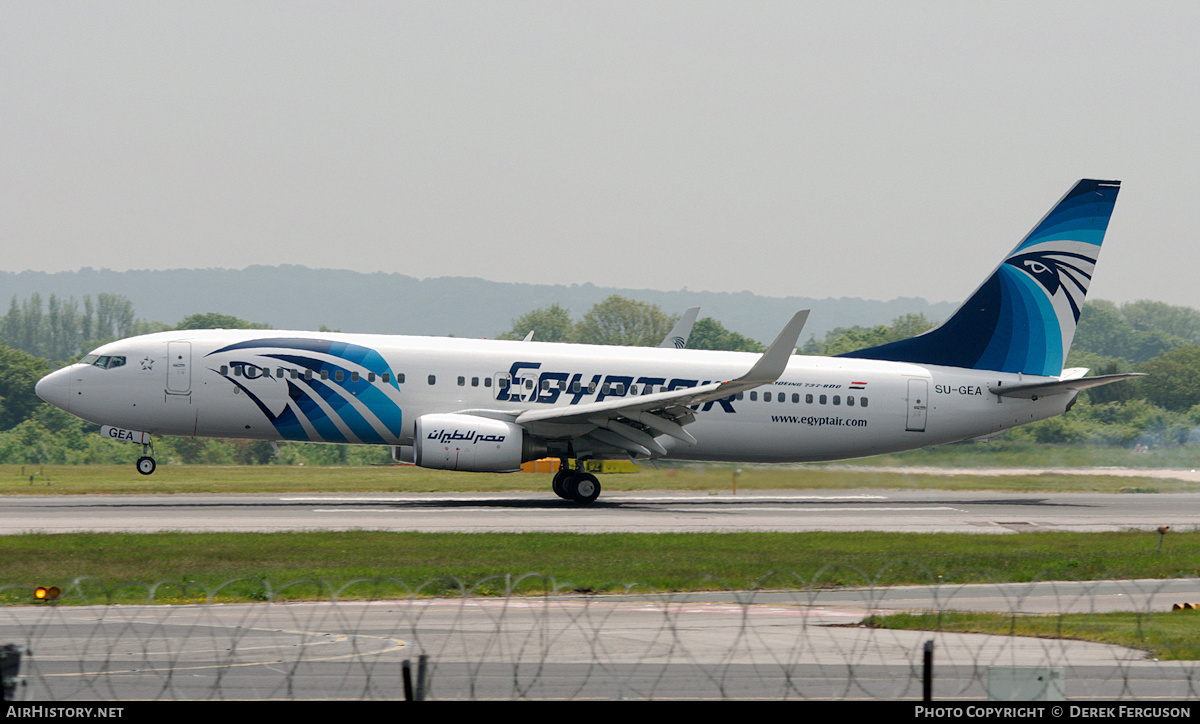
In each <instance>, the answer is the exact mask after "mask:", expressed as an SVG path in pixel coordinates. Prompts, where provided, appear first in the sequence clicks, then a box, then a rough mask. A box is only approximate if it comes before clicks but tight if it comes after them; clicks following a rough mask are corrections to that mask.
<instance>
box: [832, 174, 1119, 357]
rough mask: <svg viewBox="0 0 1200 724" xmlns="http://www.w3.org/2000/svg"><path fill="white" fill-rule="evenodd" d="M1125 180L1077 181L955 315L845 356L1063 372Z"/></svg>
mask: <svg viewBox="0 0 1200 724" xmlns="http://www.w3.org/2000/svg"><path fill="white" fill-rule="evenodd" d="M1120 187H1121V182H1120V181H1095V180H1090V179H1084V180H1082V181H1080V182H1079V183H1077V184H1075V187H1074V188H1072V189H1071V190H1070V191H1068V192H1067V195H1066V196H1064V197H1062V199H1061V200H1060V201H1059V202H1058V203H1057V204H1056V205H1055V206H1054V208H1053V209H1051V210H1050V213H1048V214H1046V216H1045V217H1044V218H1043V219H1042V220H1041V222H1040V223H1038V225H1037V226H1035V227H1033V231H1031V232H1029V234H1028V235H1027V236H1026V237H1025V238H1024V239H1023V240H1022V241H1021V243H1020V244H1018V245H1017V248H1016V249H1014V250H1013V251H1012V253H1010V254H1009V255H1008V257H1007V258H1005V259H1004V261H1003V262H1002V263H1001V264H1000V266H999V267H997V268H996V270H995V271H994V272H993V273H992V275H991V276H989V277H988V279H987V281H985V282H984V283H983V284H982V285H981V286H980V287H979V289H977V290H975V293H974V294H972V295H971V297H970V298H969V299H967V301H966V302H965V303H963V305H962V306H961V307H959V308H958V311H956V312H955V313H954V314H953V316H951V317H950V319H948V320H946V321H945V322H943V323H942V324H941V325H940V326H938V327H936V328H934V329H932V330H930V331H928V332H926V333H924V334H921V335H918V336H916V337H913V338H911V339H905V340H901V341H899V342H892V343H890V344H884V345H880V346H878V347H870V348H868V349H864V350H859V351H857V352H850V353H847V354H844V355H841V356H843V357H858V358H862V359H878V360H892V361H896V362H913V363H917V364H934V365H946V366H949V367H966V368H971V369H979V370H995V371H998V372H1022V373H1025V374H1031V375H1045V376H1054V375H1058V374H1060V373H1061V372H1062V368H1063V361H1064V360H1065V359H1066V358H1067V352H1068V351H1069V350H1070V348H1071V340H1072V339H1073V338H1074V336H1075V326H1076V324H1077V323H1078V322H1079V312H1080V309H1081V308H1082V307H1083V299H1084V296H1085V295H1086V294H1087V290H1088V285H1089V284H1090V283H1091V281H1092V271H1093V269H1094V268H1095V265H1096V258H1097V257H1098V256H1099V255H1100V244H1101V242H1102V241H1103V240H1104V232H1105V231H1106V230H1107V229H1108V220H1109V218H1110V217H1111V216H1112V212H1113V206H1114V205H1115V204H1116V200H1117V192H1118V191H1119V190H1120Z"/></svg>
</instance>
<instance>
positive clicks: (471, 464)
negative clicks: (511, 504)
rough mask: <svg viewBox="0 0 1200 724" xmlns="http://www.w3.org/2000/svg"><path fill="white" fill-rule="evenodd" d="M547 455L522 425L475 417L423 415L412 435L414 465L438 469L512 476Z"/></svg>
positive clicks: (542, 446)
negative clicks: (511, 474)
mask: <svg viewBox="0 0 1200 724" xmlns="http://www.w3.org/2000/svg"><path fill="white" fill-rule="evenodd" d="M546 452H547V450H546V446H545V445H542V444H540V443H538V442H536V441H534V440H532V439H530V437H529V434H528V433H527V432H526V431H525V428H523V427H521V426H520V425H516V424H514V423H511V422H505V421H504V420H493V419H491V418H488V417H475V416H474V415H456V414H437V415H421V416H420V417H418V418H417V420H416V434H415V435H414V436H413V462H414V463H416V464H417V465H419V466H421V467H423V468H434V469H437V470H463V471H468V472H476V473H511V472H516V471H518V470H520V469H521V463H523V462H527V461H529V460H536V459H538V458H540V457H543V456H545V455H546Z"/></svg>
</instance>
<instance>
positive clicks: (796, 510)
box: [312, 505, 967, 515]
mask: <svg viewBox="0 0 1200 724" xmlns="http://www.w3.org/2000/svg"><path fill="white" fill-rule="evenodd" d="M568 510H576V509H574V508H570V509H568ZM577 510H580V511H583V510H587V511H589V512H591V513H593V514H595V513H603V512H605V509H604V508H587V509H584V508H578V509H577ZM939 510H948V511H954V512H958V513H966V512H967V511H966V510H963V509H962V508H951V507H950V506H946V505H936V506H931V507H899V508H891V507H878V508H790V507H752V506H749V505H747V506H746V507H739V508H738V511H754V512H763V511H767V512H779V513H907V512H932V511H939ZM312 512H314V513H404V514H405V515H409V514H413V513H427V514H429V515H443V514H446V513H452V514H455V515H458V514H461V513H464V512H472V513H484V512H497V513H506V512H507V511H498V510H496V509H495V508H455V509H453V510H419V509H415V510H397V509H395V508H387V509H382V510H381V509H379V508H313V509H312ZM521 512H522V513H525V514H536V513H543V514H552V515H561V514H562V512H563V511H562V509H553V510H523V511H521ZM697 512H703V511H697Z"/></svg>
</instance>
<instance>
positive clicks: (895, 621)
mask: <svg viewBox="0 0 1200 724" xmlns="http://www.w3.org/2000/svg"><path fill="white" fill-rule="evenodd" d="M1198 614H1200V612H1197V611H1194V610H1179V611H1167V612H1162V613H1146V612H1140V613H1135V612H1124V611H1122V612H1115V613H1088V614H1081V613H1068V614H1059V615H1041V616H1030V615H1005V614H994V613H964V612H958V611H943V612H941V613H897V614H890V615H884V616H870V617H868V618H867V619H866V620H865V621H864V622H863V625H866V626H869V627H871V628H883V629H902V630H917V631H942V632H946V633H980V634H991V635H998V636H1034V637H1038V638H1051V639H1073V640H1078V641H1092V642H1095V643H1103V644H1115V645H1117V646H1125V647H1127V648H1132V649H1141V650H1143V651H1145V652H1146V653H1147V654H1149V655H1150V656H1152V657H1153V658H1156V659H1160V660H1164V661H1191V660H1196V659H1200V626H1197V624H1198V623H1200V619H1197V615H1198Z"/></svg>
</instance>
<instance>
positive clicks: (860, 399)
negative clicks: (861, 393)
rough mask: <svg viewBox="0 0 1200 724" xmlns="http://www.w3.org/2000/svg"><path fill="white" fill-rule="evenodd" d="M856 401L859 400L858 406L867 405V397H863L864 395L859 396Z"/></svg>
mask: <svg viewBox="0 0 1200 724" xmlns="http://www.w3.org/2000/svg"><path fill="white" fill-rule="evenodd" d="M858 402H859V406H860V407H866V406H867V398H865V397H860V398H858Z"/></svg>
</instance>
